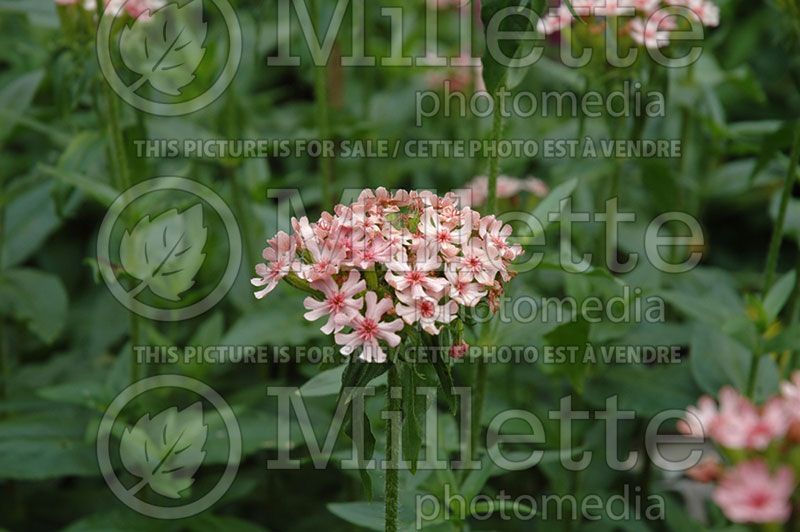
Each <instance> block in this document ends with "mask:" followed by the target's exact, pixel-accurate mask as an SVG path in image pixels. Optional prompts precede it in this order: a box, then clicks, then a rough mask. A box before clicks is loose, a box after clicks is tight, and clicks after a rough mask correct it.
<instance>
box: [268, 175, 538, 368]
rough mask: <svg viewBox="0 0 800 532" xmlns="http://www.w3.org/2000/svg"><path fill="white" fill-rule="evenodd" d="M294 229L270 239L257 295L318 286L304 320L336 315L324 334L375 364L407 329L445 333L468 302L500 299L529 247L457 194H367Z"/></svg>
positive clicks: (346, 350)
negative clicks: (277, 289)
mask: <svg viewBox="0 0 800 532" xmlns="http://www.w3.org/2000/svg"><path fill="white" fill-rule="evenodd" d="M292 227H293V229H294V234H293V235H288V234H286V233H284V232H280V233H278V234H277V235H276V236H275V237H274V238H272V239H270V240H269V241H268V245H267V247H266V249H264V252H263V257H264V260H265V261H266V262H265V263H262V264H258V265H257V266H256V274H257V275H258V277H256V278H254V279H252V283H253V285H255V286H257V287H259V288H261V290H259V291H258V292H256V294H255V295H256V297H257V298H259V299H260V298H262V297H264V296H266V295H267V294H268V293H270V292H271V291H272V290H273V289H274V288H275V287H276V286H277V284H278V283H279V282H280V281H281V280H286V281H287V282H288V283H289V284H291V285H293V286H295V287H298V288H301V289H304V290H306V291H308V292H311V293H312V295H311V296H309V297H307V298H306V299H305V301H304V306H305V308H306V310H307V311H308V312H307V313H306V314H305V318H306V319H308V320H309V321H315V320H317V319H320V318H327V320H326V322H325V324H324V325H323V326H322V328H321V330H322V332H324V333H325V334H329V335H330V334H333V335H334V339H335V342H336V343H337V344H338V345H339V346H340V347H341V352H342V354H345V355H350V354H352V353H354V352H356V350H358V349H360V355H359V356H360V358H361V359H363V360H366V361H370V362H383V361H385V360H386V358H387V355H386V352H385V351H384V347H385V346H389V347H396V346H397V345H398V344H399V343H400V342H401V334H399V333H401V331H402V330H403V329H404V328H405V327H419V328H420V329H422V330H423V331H425V332H426V333H428V334H430V335H438V334H439V333H440V332H441V329H442V327H443V326H446V325H448V324H450V323H451V322H453V321H454V320H456V319H457V318H458V315H459V310H460V309H461V308H463V307H474V306H476V305H477V304H478V303H480V302H481V301H483V300H484V299H486V300H487V302H488V303H489V305H490V307H492V306H494V305H496V302H497V298H498V297H499V296H500V295H502V293H503V286H504V283H506V282H507V281H509V280H510V279H511V278H512V277H513V275H514V274H513V272H511V271H510V270H509V265H510V263H511V262H512V261H513V260H514V259H516V258H517V257H518V256H519V255H520V254H521V253H522V249H521V248H520V247H519V246H517V245H513V244H512V243H510V242H509V237H510V236H511V226H509V225H505V224H503V223H502V221H500V220H498V219H497V218H495V217H494V216H483V217H482V216H481V215H480V214H479V213H478V212H476V211H474V210H472V209H471V208H469V207H463V208H462V207H460V204H459V200H458V197H457V196H456V195H455V194H452V193H448V194H446V195H444V196H441V197H440V196H437V195H435V194H433V193H431V192H427V191H422V192H416V191H411V192H407V191H404V190H400V191H398V192H395V193H393V194H392V193H390V192H388V191H387V190H386V189H384V188H378V189H377V190H375V191H372V190H364V191H363V192H361V194H360V195H359V197H358V199H357V201H356V202H355V203H353V204H351V205H337V206H336V207H335V208H334V213H333V214H331V213H328V212H324V213H322V216H321V217H320V219H319V220H318V221H317V222H314V223H310V222H309V221H308V219H307V218H306V217H303V218H300V219H299V220H298V219H293V220H292ZM463 352H464V350H463V349H462V348H460V349H458V350H457V351H456V353H463Z"/></svg>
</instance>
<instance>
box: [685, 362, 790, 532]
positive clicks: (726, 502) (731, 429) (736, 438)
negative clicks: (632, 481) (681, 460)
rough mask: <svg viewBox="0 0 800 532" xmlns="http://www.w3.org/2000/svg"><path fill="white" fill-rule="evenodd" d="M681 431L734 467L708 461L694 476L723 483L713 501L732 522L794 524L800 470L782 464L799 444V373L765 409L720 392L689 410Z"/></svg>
mask: <svg viewBox="0 0 800 532" xmlns="http://www.w3.org/2000/svg"><path fill="white" fill-rule="evenodd" d="M678 430H680V431H681V432H682V433H684V434H686V435H691V436H695V437H701V438H706V437H709V438H711V440H713V441H714V442H715V443H717V444H718V445H719V447H720V450H721V453H722V455H723V456H727V457H728V458H729V459H730V461H731V462H732V466H731V467H730V468H729V469H727V470H726V469H725V467H724V466H723V465H722V464H720V463H718V462H716V461H713V462H708V461H706V462H704V463H702V464H700V465H699V466H698V467H697V468H696V469H697V470H696V471H695V470H692V471H690V472H689V473H690V476H691V477H693V478H695V479H698V480H702V481H705V482H709V481H714V480H717V479H718V482H717V486H716V488H715V490H714V494H713V499H714V502H715V503H716V504H717V505H718V506H719V507H720V508H721V509H722V511H723V512H724V513H725V515H726V516H727V517H728V518H729V519H730V520H731V521H734V522H737V523H784V522H786V520H787V519H789V517H790V516H791V513H792V505H791V499H792V495H793V493H794V491H795V489H796V487H797V483H796V480H795V479H796V475H797V474H800V471H794V470H793V466H792V465H787V464H783V463H780V462H782V458H783V457H785V456H787V455H788V452H786V451H787V450H788V449H790V448H792V447H796V445H797V444H798V443H800V372H798V373H795V375H794V376H793V378H792V381H790V382H785V383H783V385H782V387H781V394H780V395H778V396H776V397H773V398H771V399H770V400H768V401H767V402H766V403H764V405H763V406H761V407H758V406H756V405H754V404H753V403H752V402H751V401H750V400H749V399H747V398H746V397H744V396H742V395H741V394H739V393H738V392H737V391H736V390H734V389H732V388H723V389H722V390H721V391H720V394H719V403H717V402H715V401H714V400H713V399H712V398H711V397H708V396H705V397H702V398H701V399H700V401H699V403H698V405H697V406H696V407H694V406H693V407H689V408H688V409H687V414H686V416H685V418H684V419H683V420H682V421H680V422H679V423H678ZM776 457H777V460H776ZM796 466H797V464H795V467H796Z"/></svg>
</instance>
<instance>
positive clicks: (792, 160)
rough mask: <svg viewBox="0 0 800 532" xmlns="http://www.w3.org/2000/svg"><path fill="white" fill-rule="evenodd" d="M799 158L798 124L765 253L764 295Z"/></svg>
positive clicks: (774, 266)
mask: <svg viewBox="0 0 800 532" xmlns="http://www.w3.org/2000/svg"><path fill="white" fill-rule="evenodd" d="M798 157H800V122H798V123H797V124H796V125H795V134H794V143H793V144H792V153H791V155H790V157H789V168H788V169H787V171H786V178H785V179H784V182H783V192H782V193H781V202H780V205H779V207H778V215H777V216H776V217H775V224H774V226H773V230H772V240H771V241H770V243H769V252H768V253H767V266H766V269H765V272H764V294H766V293H767V292H768V291H769V289H770V288H772V283H773V282H774V281H775V271H776V270H777V268H778V255H779V253H780V249H781V242H782V241H783V229H784V224H785V223H786V210H787V208H788V206H789V199H790V198H791V197H792V187H793V186H794V184H795V182H797V162H798Z"/></svg>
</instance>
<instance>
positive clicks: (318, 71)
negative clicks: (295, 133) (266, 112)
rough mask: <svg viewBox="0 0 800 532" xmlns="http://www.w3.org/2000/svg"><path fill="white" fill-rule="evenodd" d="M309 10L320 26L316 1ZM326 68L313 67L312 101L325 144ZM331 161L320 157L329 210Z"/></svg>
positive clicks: (328, 129)
mask: <svg viewBox="0 0 800 532" xmlns="http://www.w3.org/2000/svg"><path fill="white" fill-rule="evenodd" d="M309 7H310V10H311V13H312V16H313V17H314V18H315V21H314V22H315V24H314V26H315V27H316V28H319V27H321V26H322V13H321V9H320V5H319V2H318V0H312V1H311V2H310V6H309ZM327 73H328V68H327V65H314V99H315V101H316V106H317V113H316V114H317V133H318V134H319V137H320V140H321V141H323V142H325V141H327V140H330V138H331V123H330V102H329V101H328V80H327V79H326V78H327ZM333 171H334V169H333V159H332V158H331V157H324V156H321V157H320V177H321V179H322V181H321V183H320V185H321V186H320V188H321V189H322V209H323V210H329V209H330V208H331V207H332V206H333V202H332V198H331V185H332V183H333Z"/></svg>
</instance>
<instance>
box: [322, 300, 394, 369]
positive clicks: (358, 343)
mask: <svg viewBox="0 0 800 532" xmlns="http://www.w3.org/2000/svg"><path fill="white" fill-rule="evenodd" d="M364 299H365V300H366V302H367V310H366V312H365V313H364V315H363V316H362V315H360V314H357V315H356V316H354V317H353V318H352V319H351V320H350V322H349V323H347V326H348V327H350V328H351V329H352V332H349V333H336V343H337V344H339V345H341V346H342V349H341V353H342V354H343V355H350V354H352V353H353V352H354V351H355V350H356V349H357V348H359V347H360V348H361V354H360V355H359V358H360V359H362V360H365V361H367V362H386V353H385V352H384V351H383V349H382V348H381V345H380V343H379V341H380V340H383V341H384V342H386V344H387V345H388V346H389V347H396V346H397V345H399V344H400V337H399V336H398V335H397V334H396V333H397V332H398V331H400V330H401V329H402V328H403V320H393V321H389V322H382V321H381V319H382V318H383V316H384V314H386V313H387V312H389V311H390V310H391V309H392V306H393V305H392V301H391V300H390V299H386V298H382V299H381V300H380V301H379V300H378V296H377V295H376V294H375V292H367V295H366V296H364Z"/></svg>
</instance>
